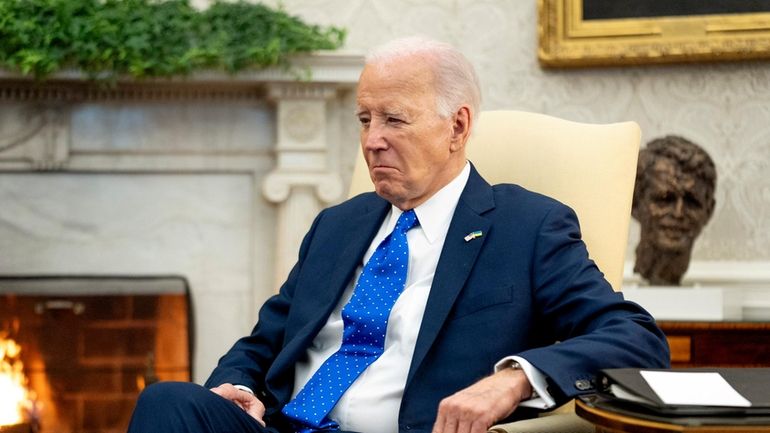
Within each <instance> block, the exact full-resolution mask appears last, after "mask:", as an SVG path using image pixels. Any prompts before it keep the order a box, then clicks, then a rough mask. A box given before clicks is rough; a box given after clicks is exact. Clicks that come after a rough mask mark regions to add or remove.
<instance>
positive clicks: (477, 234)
mask: <svg viewBox="0 0 770 433" xmlns="http://www.w3.org/2000/svg"><path fill="white" fill-rule="evenodd" d="M483 234H484V233H482V232H481V230H476V231H475V232H470V233H468V234H467V235H466V236H465V242H470V241H472V240H474V239H476V238H480V237H481V235H483Z"/></svg>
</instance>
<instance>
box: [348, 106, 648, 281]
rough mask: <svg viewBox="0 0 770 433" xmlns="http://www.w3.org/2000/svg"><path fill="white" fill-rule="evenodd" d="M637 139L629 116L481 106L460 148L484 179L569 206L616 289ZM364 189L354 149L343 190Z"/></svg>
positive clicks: (362, 164)
mask: <svg viewBox="0 0 770 433" xmlns="http://www.w3.org/2000/svg"><path fill="white" fill-rule="evenodd" d="M640 138H641V132H640V129H639V125H637V124H636V123H635V122H623V123H612V124H606V125H596V124H587V123H578V122H572V121H568V120H564V119H559V118H556V117H552V116H546V115H543V114H536V113H527V112H522V111H486V112H482V113H481V114H480V116H479V119H478V122H477V124H476V126H475V127H474V131H473V135H472V136H471V139H470V141H469V142H468V144H467V149H466V152H467V157H468V159H469V160H470V161H472V162H473V164H474V165H475V166H476V168H477V169H478V171H479V173H481V175H482V176H484V178H486V179H487V181H489V182H490V183H492V184H495V183H516V184H519V185H521V186H523V187H525V188H527V189H530V190H532V191H537V192H540V193H542V194H545V195H548V196H551V197H553V198H556V199H557V200H559V201H561V202H563V203H565V204H567V205H569V206H570V207H572V209H574V210H575V212H576V213H577V215H578V218H579V219H580V226H581V231H582V233H583V240H584V241H585V243H586V245H587V246H588V252H589V255H590V256H591V258H592V259H593V260H594V261H595V262H596V264H597V265H598V266H599V269H601V270H602V272H604V274H605V277H606V278H607V281H609V282H610V284H611V285H612V287H613V288H614V289H615V290H620V286H621V282H622V279H623V262H624V259H625V252H626V244H627V242H628V226H629V223H630V220H631V199H632V195H633V189H634V177H635V175H636V160H637V157H638V155H639V141H640ZM372 189H373V186H372V183H371V180H370V179H369V175H368V171H367V169H366V163H365V162H364V159H363V157H362V155H361V153H360V151H359V158H358V161H357V162H356V168H355V171H354V173H353V179H352V182H351V188H350V195H351V196H352V195H355V194H358V193H361V192H364V191H371V190H372Z"/></svg>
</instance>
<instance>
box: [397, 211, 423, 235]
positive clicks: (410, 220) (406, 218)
mask: <svg viewBox="0 0 770 433" xmlns="http://www.w3.org/2000/svg"><path fill="white" fill-rule="evenodd" d="M417 224H418V222H417V214H415V213H414V209H409V210H408V211H406V212H404V213H402V214H401V216H400V217H398V221H397V222H396V228H395V229H394V230H397V231H400V232H402V233H406V232H408V231H409V230H411V229H412V228H414V226H416V225H417Z"/></svg>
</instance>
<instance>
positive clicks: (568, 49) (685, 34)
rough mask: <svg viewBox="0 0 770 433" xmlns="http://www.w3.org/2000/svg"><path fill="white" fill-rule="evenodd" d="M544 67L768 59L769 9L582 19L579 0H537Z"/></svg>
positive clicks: (539, 49) (539, 45) (539, 57)
mask: <svg viewBox="0 0 770 433" xmlns="http://www.w3.org/2000/svg"><path fill="white" fill-rule="evenodd" d="M538 36H539V44H538V59H539V60H540V64H541V65H542V66H544V67H581V66H617V65H636V64H655V63H679V62H702V61H725V60H747V59H766V58H770V12H768V13H740V14H738V13H736V14H720V15H713V14H712V15H709V14H704V15H688V16H661V17H650V18H624V19H592V20H584V19H583V0H538Z"/></svg>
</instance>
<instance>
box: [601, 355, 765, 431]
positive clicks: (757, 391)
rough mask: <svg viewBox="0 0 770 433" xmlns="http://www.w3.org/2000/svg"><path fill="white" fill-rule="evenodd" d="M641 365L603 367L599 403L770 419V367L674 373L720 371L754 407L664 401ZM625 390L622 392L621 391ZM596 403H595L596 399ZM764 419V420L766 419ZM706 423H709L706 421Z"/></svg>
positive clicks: (659, 412) (678, 414) (677, 414)
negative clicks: (681, 403)
mask: <svg viewBox="0 0 770 433" xmlns="http://www.w3.org/2000/svg"><path fill="white" fill-rule="evenodd" d="M640 371H642V370H641V369H638V368H618V369H607V370H602V372H601V374H600V377H599V379H600V386H599V389H600V392H599V394H600V397H601V398H600V401H598V406H601V405H605V406H606V405H610V406H614V407H615V408H620V409H621V410H631V411H634V412H635V413H638V412H641V413H648V414H651V415H658V416H665V417H667V418H671V417H698V418H700V417H704V416H705V417H714V416H716V417H720V418H722V417H725V418H729V417H733V416H735V417H741V418H743V417H760V418H762V419H764V420H770V368H682V369H673V370H654V369H649V370H647V371H675V372H715V373H719V374H720V375H721V376H722V377H723V378H724V379H725V380H726V381H727V383H729V384H730V385H731V386H732V387H733V388H734V389H735V390H736V391H737V392H738V393H739V394H741V395H742V396H743V397H744V398H746V399H747V400H748V401H749V402H751V406H747V407H732V406H701V405H680V404H677V405H671V404H665V403H664V402H663V401H662V400H661V399H660V398H659V397H658V395H657V394H656V393H655V391H653V389H652V388H651V387H650V385H649V384H648V383H647V381H646V380H645V379H644V377H642V375H641V374H640ZM619 391H623V392H619ZM595 403H596V402H595ZM763 422H764V421H763ZM706 423H707V424H708V423H709V422H706Z"/></svg>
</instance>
